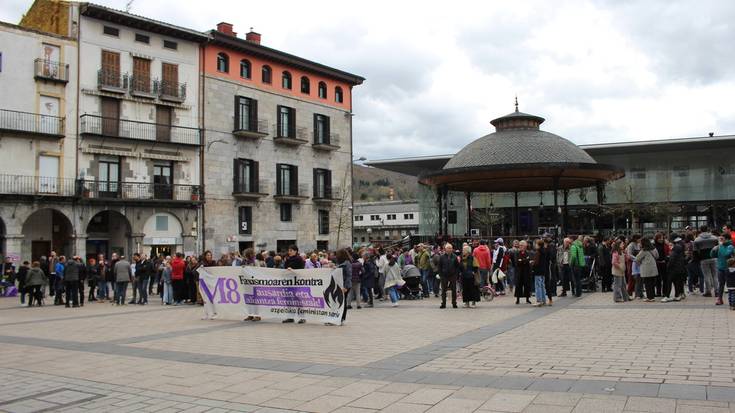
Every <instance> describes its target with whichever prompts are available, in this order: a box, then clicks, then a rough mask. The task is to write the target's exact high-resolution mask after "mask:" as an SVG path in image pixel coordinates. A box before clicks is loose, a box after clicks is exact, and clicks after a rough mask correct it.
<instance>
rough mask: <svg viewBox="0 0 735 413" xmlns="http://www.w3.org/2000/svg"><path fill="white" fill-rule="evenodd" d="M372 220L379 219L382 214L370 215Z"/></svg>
mask: <svg viewBox="0 0 735 413" xmlns="http://www.w3.org/2000/svg"><path fill="white" fill-rule="evenodd" d="M370 220H371V221H378V220H380V215H370Z"/></svg>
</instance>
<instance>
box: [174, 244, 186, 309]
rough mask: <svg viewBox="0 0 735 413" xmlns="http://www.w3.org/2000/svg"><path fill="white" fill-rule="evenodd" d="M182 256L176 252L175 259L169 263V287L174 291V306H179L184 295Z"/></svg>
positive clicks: (184, 264) (184, 263)
mask: <svg viewBox="0 0 735 413" xmlns="http://www.w3.org/2000/svg"><path fill="white" fill-rule="evenodd" d="M185 268H186V262H184V254H182V253H180V252H177V253H176V257H175V258H174V259H173V261H171V286H172V287H173V290H174V305H181V302H182V301H183V300H184V295H185V294H186V291H185V290H186V285H185V284H184V269H185Z"/></svg>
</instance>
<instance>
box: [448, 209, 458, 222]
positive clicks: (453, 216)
mask: <svg viewBox="0 0 735 413" xmlns="http://www.w3.org/2000/svg"><path fill="white" fill-rule="evenodd" d="M447 221H448V223H449V224H456V223H457V211H448V212H447Z"/></svg>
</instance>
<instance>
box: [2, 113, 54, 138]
mask: <svg viewBox="0 0 735 413" xmlns="http://www.w3.org/2000/svg"><path fill="white" fill-rule="evenodd" d="M0 131H1V132H17V133H23V134H33V135H45V136H49V137H54V138H63V137H64V118H61V117H58V116H50V115H41V114H40V113H29V112H18V111H15V110H8V109H0Z"/></svg>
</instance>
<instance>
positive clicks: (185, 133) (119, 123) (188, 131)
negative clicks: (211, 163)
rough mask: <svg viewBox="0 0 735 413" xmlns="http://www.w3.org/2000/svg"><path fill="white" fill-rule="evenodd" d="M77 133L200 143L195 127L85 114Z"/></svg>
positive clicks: (142, 139)
mask: <svg viewBox="0 0 735 413" xmlns="http://www.w3.org/2000/svg"><path fill="white" fill-rule="evenodd" d="M79 133H80V134H86V135H96V136H104V137H112V138H122V139H135V140H141V141H150V142H167V143H168V142H170V143H178V144H182V145H201V134H200V131H199V129H197V128H188V127H183V126H172V125H162V124H157V123H151V122H139V121H133V120H123V119H116V118H103V117H101V116H97V115H87V114H85V115H82V116H81V124H80V130H79Z"/></svg>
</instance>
